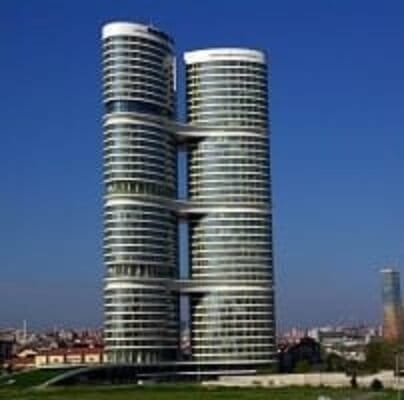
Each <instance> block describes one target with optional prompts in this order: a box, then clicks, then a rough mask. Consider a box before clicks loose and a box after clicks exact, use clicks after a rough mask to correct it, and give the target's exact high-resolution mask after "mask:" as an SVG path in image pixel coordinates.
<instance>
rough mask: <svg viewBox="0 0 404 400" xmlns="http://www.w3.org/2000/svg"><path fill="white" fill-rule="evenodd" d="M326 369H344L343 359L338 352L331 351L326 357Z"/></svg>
mask: <svg viewBox="0 0 404 400" xmlns="http://www.w3.org/2000/svg"><path fill="white" fill-rule="evenodd" d="M325 361H326V366H327V371H329V372H342V371H345V360H344V359H343V358H342V357H341V356H339V355H338V354H335V353H331V354H328V355H327V358H326V360H325Z"/></svg>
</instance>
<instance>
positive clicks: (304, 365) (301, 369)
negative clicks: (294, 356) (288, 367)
mask: <svg viewBox="0 0 404 400" xmlns="http://www.w3.org/2000/svg"><path fill="white" fill-rule="evenodd" d="M310 371H311V365H310V363H309V362H308V361H307V360H300V361H298V362H297V363H296V365H295V368H294V369H293V372H296V373H299V374H304V373H306V372H310Z"/></svg>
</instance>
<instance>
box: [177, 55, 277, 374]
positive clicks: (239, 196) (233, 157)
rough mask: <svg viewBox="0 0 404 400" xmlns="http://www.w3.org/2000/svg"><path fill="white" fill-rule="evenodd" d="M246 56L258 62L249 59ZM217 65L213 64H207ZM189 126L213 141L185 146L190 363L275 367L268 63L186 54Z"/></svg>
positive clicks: (240, 57) (242, 57)
mask: <svg viewBox="0 0 404 400" xmlns="http://www.w3.org/2000/svg"><path fill="white" fill-rule="evenodd" d="M251 53H253V55H255V56H256V58H257V59H256V60H251ZM213 59H214V61H213ZM185 61H186V64H187V65H186V80H187V118H188V123H189V124H190V125H192V126H203V127H209V128H210V130H211V134H209V135H206V137H204V138H202V139H199V140H196V141H194V142H193V143H192V144H191V145H190V146H189V165H188V168H189V171H188V172H189V174H188V176H189V180H188V187H189V200H190V202H191V203H194V204H198V206H200V207H202V208H203V207H205V209H206V210H207V211H206V212H205V213H203V214H202V215H194V216H192V217H191V222H190V232H191V233H190V243H191V245H190V247H191V248H190V253H191V279H192V281H194V282H198V281H199V282H201V285H202V286H203V285H204V284H205V285H206V286H205V289H206V290H205V291H202V292H203V293H198V294H195V295H193V296H192V301H191V308H192V311H191V320H192V321H191V322H192V356H193V359H194V361H195V362H197V363H198V364H204V363H205V364H216V365H217V364H221V365H229V364H233V365H238V366H241V365H243V364H269V363H272V362H274V361H275V355H276V353H275V352H276V349H275V331H274V330H275V323H274V315H273V309H274V302H273V292H272V284H273V276H272V265H273V256H272V221H271V217H272V215H271V196H270V195H271V191H270V171H269V166H270V160H269V140H268V132H267V130H268V125H269V123H268V112H267V108H268V98H267V64H266V61H265V56H264V55H263V54H262V53H260V52H254V51H251V50H246V51H244V50H242V49H241V50H240V49H238V50H237V49H236V50H233V49H223V50H220V49H213V50H205V51H204V50H202V51H196V52H191V53H187V54H186V55H185Z"/></svg>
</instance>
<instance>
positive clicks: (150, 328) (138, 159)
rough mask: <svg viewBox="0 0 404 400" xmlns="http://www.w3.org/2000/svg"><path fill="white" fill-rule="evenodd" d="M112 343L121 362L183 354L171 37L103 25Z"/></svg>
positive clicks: (111, 351)
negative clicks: (174, 284) (176, 288)
mask: <svg viewBox="0 0 404 400" xmlns="http://www.w3.org/2000/svg"><path fill="white" fill-rule="evenodd" d="M102 37H103V95H104V97H103V102H104V120H103V128H104V185H105V205H104V260H105V264H106V276H105V348H106V353H107V357H108V359H109V360H110V361H111V362H115V363H155V362H161V361H165V360H172V359H175V357H176V352H177V341H178V314H177V313H178V307H177V300H176V296H175V294H173V293H172V292H171V291H170V289H169V287H168V286H169V285H168V283H169V282H170V280H172V279H175V278H176V277H177V259H176V250H177V240H176V236H177V224H176V215H175V214H174V212H173V211H172V210H171V207H168V206H167V204H170V203H171V202H173V201H174V200H175V197H176V189H177V186H176V143H175V132H174V130H173V123H172V122H173V119H174V117H175V87H174V79H175V71H174V56H173V42H172V40H171V39H170V38H169V37H168V36H167V35H166V34H164V33H162V32H160V31H159V30H157V29H154V28H151V27H148V26H144V25H139V24H132V23H110V24H107V25H105V26H104V29H103V34H102Z"/></svg>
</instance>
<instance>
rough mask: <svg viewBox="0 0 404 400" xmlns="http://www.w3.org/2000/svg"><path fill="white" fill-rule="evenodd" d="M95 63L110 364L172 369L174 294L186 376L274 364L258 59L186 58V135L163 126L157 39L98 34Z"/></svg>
mask: <svg viewBox="0 0 404 400" xmlns="http://www.w3.org/2000/svg"><path fill="white" fill-rule="evenodd" d="M102 63H103V105H104V117H103V179H104V188H105V193H104V240H103V251H104V263H105V267H106V274H105V285H104V308H105V327H104V339H105V352H106V356H107V359H108V361H109V362H112V363H116V364H139V365H144V364H148V365H149V366H150V365H152V364H154V365H156V364H159V365H163V363H166V362H174V361H176V360H178V344H179V341H178V339H179V321H180V315H179V295H180V294H183V295H187V296H190V305H191V307H190V308H191V310H190V319H191V321H190V322H191V336H192V360H193V362H194V364H192V363H191V364H192V365H198V366H199V367H201V368H202V370H204V371H206V370H207V369H208V368H212V366H213V367H214V369H215V370H217V369H218V368H219V369H220V368H221V366H224V367H225V368H228V367H229V366H231V367H232V368H233V367H234V368H238V367H241V368H244V367H246V368H247V369H248V368H250V367H251V368H253V367H254V366H262V365H268V364H270V363H272V362H275V356H276V353H275V351H276V350H275V322H274V321H275V316H274V295H273V254H272V212H271V211H272V209H271V179H270V178H271V174H270V156H269V153H270V152H269V137H268V130H269V125H270V124H269V118H268V106H269V104H268V81H267V75H268V71H267V61H266V57H265V54H264V53H262V52H260V51H255V50H248V49H208V50H201V51H195V52H190V53H186V55H185V63H186V106H187V125H181V124H179V123H178V122H177V121H176V120H175V116H176V100H175V85H176V82H175V58H174V51H173V42H172V40H171V39H170V38H169V37H168V36H167V35H166V34H164V33H163V32H160V31H158V30H157V29H155V28H151V27H149V26H145V25H139V24H132V23H120V22H117V23H110V24H107V25H105V26H104V28H103V60H102ZM179 146H181V148H182V149H186V151H187V152H188V167H187V168H188V171H187V174H186V176H187V178H186V179H188V191H189V198H188V201H177V151H178V147H179ZM179 218H187V219H188V222H189V229H188V231H189V246H190V271H189V280H185V281H178V277H179V273H178V272H179V271H178V260H177V245H178V244H177V241H178V240H177V232H178V219H179ZM191 364H190V365H191ZM246 368H244V370H245V369H246Z"/></svg>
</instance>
